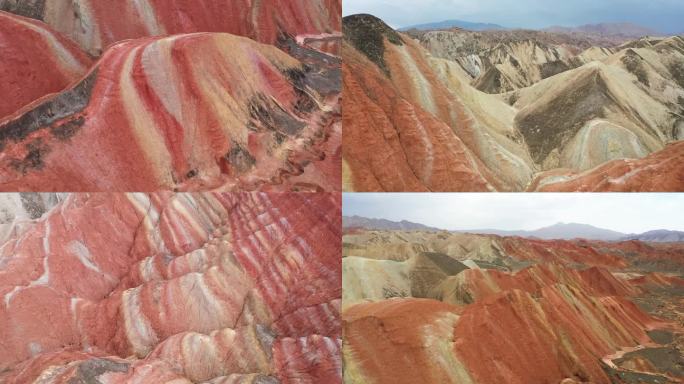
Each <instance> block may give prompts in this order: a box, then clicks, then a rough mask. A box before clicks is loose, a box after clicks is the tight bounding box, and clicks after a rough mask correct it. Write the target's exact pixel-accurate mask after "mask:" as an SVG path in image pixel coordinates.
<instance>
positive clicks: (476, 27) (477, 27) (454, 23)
mask: <svg viewBox="0 0 684 384" xmlns="http://www.w3.org/2000/svg"><path fill="white" fill-rule="evenodd" d="M451 28H461V29H467V30H469V31H488V30H500V29H506V27H502V26H500V25H498V24H490V23H471V22H469V21H463V20H445V21H440V22H437V23H427V24H418V25H412V26H410V27H405V28H401V29H399V30H400V31H408V30H410V29H417V30H419V31H430V30H435V29H451Z"/></svg>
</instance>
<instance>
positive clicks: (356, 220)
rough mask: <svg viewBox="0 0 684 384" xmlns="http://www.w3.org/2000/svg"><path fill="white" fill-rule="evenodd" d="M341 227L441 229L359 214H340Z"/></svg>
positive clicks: (408, 229) (404, 229)
mask: <svg viewBox="0 0 684 384" xmlns="http://www.w3.org/2000/svg"><path fill="white" fill-rule="evenodd" d="M342 227H344V228H366V229H376V230H381V231H396V230H401V231H441V229H439V228H434V227H428V226H427V225H423V224H418V223H412V222H410V221H406V220H403V221H391V220H385V219H369V218H366V217H361V216H342Z"/></svg>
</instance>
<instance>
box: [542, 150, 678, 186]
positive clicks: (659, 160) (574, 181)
mask: <svg viewBox="0 0 684 384" xmlns="http://www.w3.org/2000/svg"><path fill="white" fill-rule="evenodd" d="M529 189H530V190H531V191H535V190H536V191H542V192H574V191H578V192H658V191H681V190H684V142H677V143H674V144H670V145H669V146H667V147H666V148H665V149H663V150H662V151H658V152H655V153H653V154H651V155H649V156H647V157H645V158H643V159H638V160H615V161H611V162H609V163H607V164H604V165H602V166H600V167H597V168H594V169H591V170H589V171H586V172H582V173H575V172H567V171H549V172H546V173H543V174H541V175H539V176H537V178H536V179H535V180H534V182H533V183H532V184H531V185H530V188H529Z"/></svg>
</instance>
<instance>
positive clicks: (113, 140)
mask: <svg viewBox="0 0 684 384" xmlns="http://www.w3.org/2000/svg"><path fill="white" fill-rule="evenodd" d="M200 52H201V55H200ZM335 81H336V79H335V74H334V71H332V72H329V71H328V72H325V73H323V74H321V73H318V72H307V70H305V68H304V67H303V66H302V64H301V63H300V62H299V61H297V60H295V59H293V58H292V57H291V56H288V55H287V54H285V53H284V52H283V51H281V50H279V49H277V48H275V47H273V46H266V45H260V44H257V43H255V42H254V41H252V40H249V39H246V38H241V37H236V36H232V35H227V34H194V35H181V36H175V37H168V38H161V39H146V40H134V41H131V42H125V43H121V44H119V45H117V46H115V47H112V48H111V49H110V50H109V51H107V53H106V54H105V55H104V56H103V58H102V59H101V60H100V61H99V62H98V63H97V65H96V66H95V67H94V68H93V69H92V70H91V71H90V73H89V74H88V75H87V76H86V77H85V78H84V79H83V80H82V81H81V82H79V83H77V84H75V85H74V86H73V87H71V88H70V89H68V90H67V91H64V92H62V93H61V94H58V95H55V96H52V97H48V98H45V99H43V100H41V101H39V102H37V103H35V104H34V105H32V106H30V107H28V108H26V109H25V110H24V111H23V113H22V114H21V115H20V116H18V117H17V118H15V119H11V120H6V121H5V122H4V123H2V124H1V126H0V132H5V135H3V136H5V137H4V138H3V146H4V148H3V156H2V159H0V164H1V165H0V168H1V169H2V170H3V172H2V175H1V176H0V184H2V189H5V190H17V189H20V190H21V189H29V190H43V189H45V188H50V189H52V190H57V191H62V190H66V191H73V190H84V191H89V190H113V191H129V190H141V191H155V190H158V189H171V188H176V189H199V188H203V189H207V188H218V187H221V186H225V187H233V186H232V185H230V184H235V185H242V186H245V187H246V188H256V187H258V186H259V185H260V184H263V183H270V184H281V183H283V182H284V181H285V179H286V178H287V176H289V175H295V176H297V175H300V174H301V173H303V172H304V168H305V166H306V165H307V163H315V162H317V161H319V160H321V159H322V158H325V155H324V153H325V152H324V151H323V149H322V147H323V146H324V145H325V143H326V139H327V138H328V137H329V136H331V135H333V134H334V132H335V131H336V130H339V129H340V127H339V126H338V125H337V123H336V122H335V114H336V112H335V104H336V102H337V96H336V93H337V92H338V90H336V89H334V83H335ZM331 83H332V87H333V88H332V89H331V88H330V87H331ZM46 111H54V112H53V113H51V114H46ZM65 164H68V166H65ZM312 168H315V165H314V166H312ZM105 169H106V171H105ZM102 175H107V177H106V178H105V177H102ZM332 176H334V174H333V175H331V176H329V177H331V178H332ZM323 181H324V180H323ZM295 184H296V183H295ZM329 184H332V182H331V183H329ZM324 185H325V186H328V185H327V184H324Z"/></svg>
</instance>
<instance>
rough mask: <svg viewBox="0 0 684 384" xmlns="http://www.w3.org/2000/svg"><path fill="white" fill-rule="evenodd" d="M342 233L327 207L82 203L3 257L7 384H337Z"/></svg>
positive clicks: (1, 320) (190, 201) (61, 209)
mask: <svg viewBox="0 0 684 384" xmlns="http://www.w3.org/2000/svg"><path fill="white" fill-rule="evenodd" d="M340 221H341V218H340V197H339V195H333V194H327V193H317V194H305V193H301V194H266V193H252V194H249V193H242V194H164V193H162V194H152V195H146V194H130V195H125V194H93V195H72V196H70V197H68V198H67V199H66V200H65V201H64V202H62V203H60V204H59V205H57V206H56V207H54V208H53V209H51V210H50V211H49V212H48V213H47V214H46V215H45V216H44V217H43V218H42V219H40V220H38V221H37V222H36V223H35V225H34V226H33V227H31V228H30V229H28V230H27V231H25V232H24V233H23V234H21V235H17V236H13V237H10V238H9V239H8V240H7V241H6V242H5V243H4V244H2V247H1V248H0V252H1V253H0V299H2V300H0V338H1V339H2V340H3V341H2V343H0V382H2V383H8V384H9V383H16V384H23V383H34V382H37V381H36V380H38V381H39V382H41V383H73V382H94V381H98V380H99V381H106V382H109V383H130V382H141V383H142V382H144V383H162V382H171V381H173V382H174V383H179V384H180V383H188V384H189V383H198V382H209V381H210V380H211V383H236V382H237V383H252V382H254V383H271V382H274V380H277V381H276V382H281V383H302V382H339V381H340V380H341V361H340V352H339V351H340V347H341V330H340V323H339V321H340V320H339V307H340V297H341V288H340V278H341V276H340V275H341V274H340V272H341V271H340V264H339V253H340V248H339V247H340V242H339V237H340V228H341V227H340ZM93 380H94V381H93Z"/></svg>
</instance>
